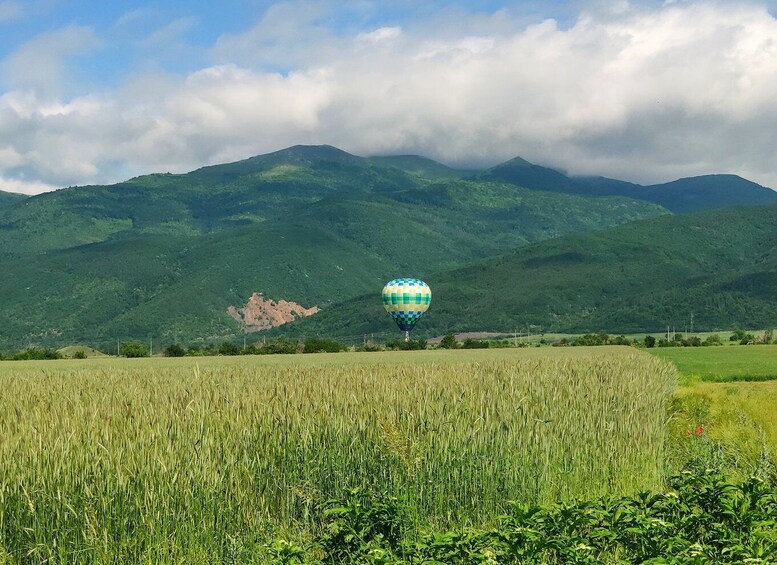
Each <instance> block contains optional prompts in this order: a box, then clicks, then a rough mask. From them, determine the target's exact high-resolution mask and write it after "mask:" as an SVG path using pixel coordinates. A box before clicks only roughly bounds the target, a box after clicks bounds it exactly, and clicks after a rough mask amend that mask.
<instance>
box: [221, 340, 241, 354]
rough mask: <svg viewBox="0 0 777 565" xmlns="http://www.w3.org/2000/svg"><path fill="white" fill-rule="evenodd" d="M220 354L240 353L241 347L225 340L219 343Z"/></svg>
mask: <svg viewBox="0 0 777 565" xmlns="http://www.w3.org/2000/svg"><path fill="white" fill-rule="evenodd" d="M218 354H219V355H240V348H239V347H238V346H237V345H235V344H234V343H231V342H229V341H225V342H223V343H222V344H221V345H219V350H218Z"/></svg>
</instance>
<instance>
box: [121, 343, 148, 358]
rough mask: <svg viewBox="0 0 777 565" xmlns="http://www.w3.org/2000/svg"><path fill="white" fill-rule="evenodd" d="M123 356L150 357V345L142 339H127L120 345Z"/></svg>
mask: <svg viewBox="0 0 777 565" xmlns="http://www.w3.org/2000/svg"><path fill="white" fill-rule="evenodd" d="M119 354H120V355H121V356H122V357H148V347H147V346H146V344H145V343H143V342H140V341H125V342H123V343H122V344H121V345H120V346H119Z"/></svg>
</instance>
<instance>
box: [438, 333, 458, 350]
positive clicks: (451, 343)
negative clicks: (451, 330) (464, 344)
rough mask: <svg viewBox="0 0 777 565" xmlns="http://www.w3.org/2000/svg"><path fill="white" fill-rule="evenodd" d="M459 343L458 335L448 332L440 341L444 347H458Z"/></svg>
mask: <svg viewBox="0 0 777 565" xmlns="http://www.w3.org/2000/svg"><path fill="white" fill-rule="evenodd" d="M458 345H459V344H458V343H457V342H456V336H455V335H453V334H448V335H446V336H445V337H444V338H442V340H441V341H440V347H441V348H442V349H456V347H458Z"/></svg>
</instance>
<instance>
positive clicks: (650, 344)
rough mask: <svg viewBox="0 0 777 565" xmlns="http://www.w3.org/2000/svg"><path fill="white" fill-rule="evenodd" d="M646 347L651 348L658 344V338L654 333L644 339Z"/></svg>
mask: <svg viewBox="0 0 777 565" xmlns="http://www.w3.org/2000/svg"><path fill="white" fill-rule="evenodd" d="M644 343H645V347H647V348H651V347H655V346H656V338H654V337H653V336H652V335H646V336H645V339H644Z"/></svg>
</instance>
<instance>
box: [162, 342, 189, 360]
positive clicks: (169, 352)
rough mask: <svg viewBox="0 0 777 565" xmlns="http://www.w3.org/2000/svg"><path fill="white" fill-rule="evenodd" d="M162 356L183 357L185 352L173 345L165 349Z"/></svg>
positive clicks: (178, 346)
mask: <svg viewBox="0 0 777 565" xmlns="http://www.w3.org/2000/svg"><path fill="white" fill-rule="evenodd" d="M164 354H165V357H183V356H184V355H186V350H185V349H184V348H183V347H181V346H180V345H178V344H176V343H173V344H172V345H168V346H167V347H165V350H164Z"/></svg>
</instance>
